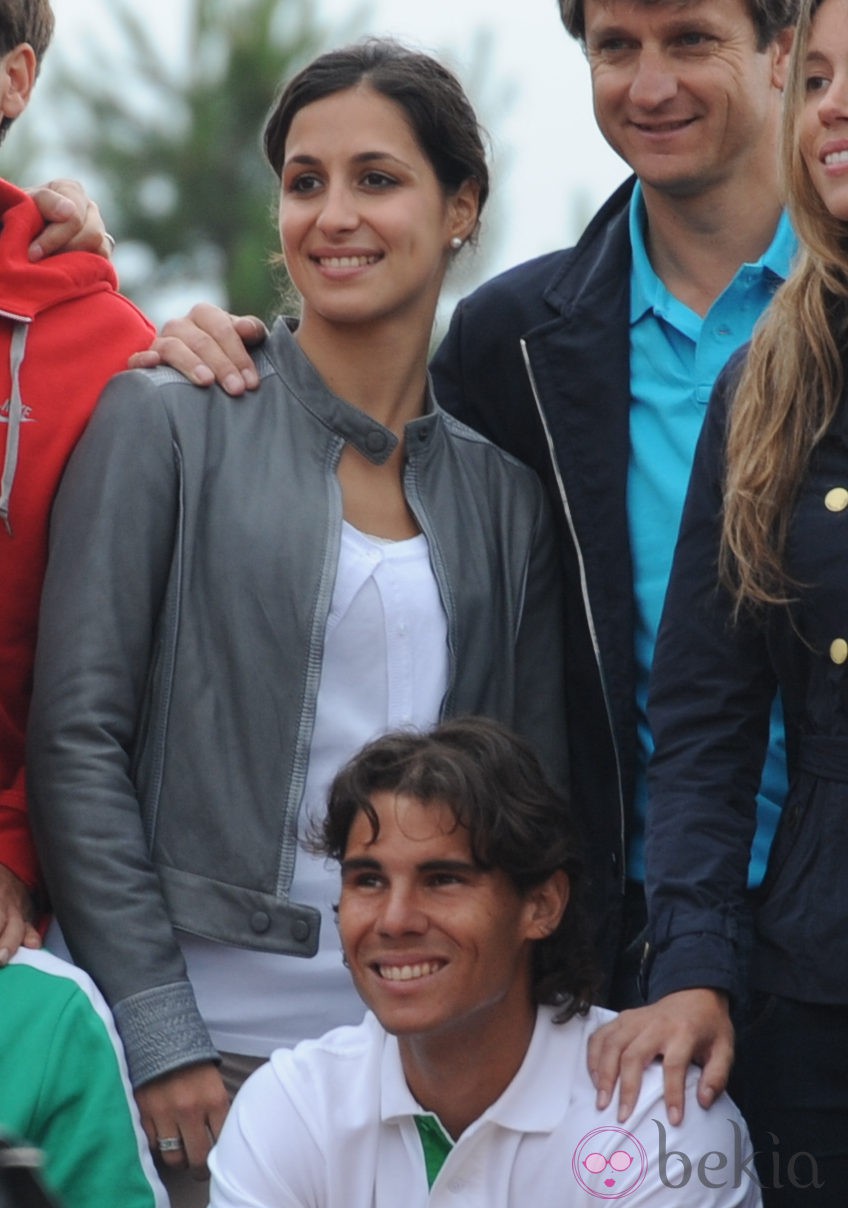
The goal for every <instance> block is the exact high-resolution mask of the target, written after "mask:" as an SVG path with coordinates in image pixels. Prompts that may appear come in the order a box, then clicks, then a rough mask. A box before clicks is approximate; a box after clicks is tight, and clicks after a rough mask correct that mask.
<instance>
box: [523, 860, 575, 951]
mask: <svg viewBox="0 0 848 1208" xmlns="http://www.w3.org/2000/svg"><path fill="white" fill-rule="evenodd" d="M570 889H571V886H570V884H569V880H568V873H566V872H564V871H563V869H561V868H558V869H557V870H556V871H555V872H552V873H551V875H550V876H549V877H548V879H547V880H546V881H542V883H541V884H540V885H534V886H533V888H532V889H529V890H528V891H527V893H526V895H525V897H526V901H527V907H528V911H527V919H526V921H527V939H529V940H543V939H546V938H547V937H548V936H549V935H552V934H553V932H554V931H556V929H557V927H559V925H560V922H561V921H562V916H563V915H564V914H565V908H566V906H567V905H568V897H569V893H570Z"/></svg>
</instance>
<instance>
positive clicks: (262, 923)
mask: <svg viewBox="0 0 848 1208" xmlns="http://www.w3.org/2000/svg"><path fill="white" fill-rule="evenodd" d="M270 926H271V916H270V914H268V913H267V912H266V911H264V910H255V911H254V912H253V914H252V915H251V916H250V928H251V931H253V932H255V933H256V935H263V934H264V933H265V932H266V931H267V930H268V928H269V927H270Z"/></svg>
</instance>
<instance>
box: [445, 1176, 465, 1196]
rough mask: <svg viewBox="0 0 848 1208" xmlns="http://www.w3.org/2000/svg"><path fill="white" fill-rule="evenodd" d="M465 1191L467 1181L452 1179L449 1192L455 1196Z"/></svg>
mask: <svg viewBox="0 0 848 1208" xmlns="http://www.w3.org/2000/svg"><path fill="white" fill-rule="evenodd" d="M464 1189H465V1179H451V1181H450V1182H449V1183H448V1190H449V1191H452V1192H453V1193H454V1195H458V1194H459V1192H460V1191H464Z"/></svg>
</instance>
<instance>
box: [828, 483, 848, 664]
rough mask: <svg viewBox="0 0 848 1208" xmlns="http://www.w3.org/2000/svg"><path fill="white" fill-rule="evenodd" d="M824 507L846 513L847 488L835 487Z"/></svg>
mask: <svg viewBox="0 0 848 1208" xmlns="http://www.w3.org/2000/svg"><path fill="white" fill-rule="evenodd" d="M824 506H825V507H826V508H827V510H828V511H829V512H844V511H845V509H846V508H848V490H846V489H845V487H833V489H832V490H830V491H828V493H827V494H826V495H825V497H824ZM841 661H842V660H841V659H840V662H841Z"/></svg>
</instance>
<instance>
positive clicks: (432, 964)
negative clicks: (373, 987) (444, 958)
mask: <svg viewBox="0 0 848 1208" xmlns="http://www.w3.org/2000/svg"><path fill="white" fill-rule="evenodd" d="M441 967H442V966H441V964H440V962H439V961H427V962H425V963H424V964H423V965H378V966H377V972H378V973H379V974H380V977H383V978H385V979H386V981H414V980H415V979H416V978H417V977H428V976H429V975H430V974H431V973H437V972H438V971H439V969H441Z"/></svg>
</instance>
